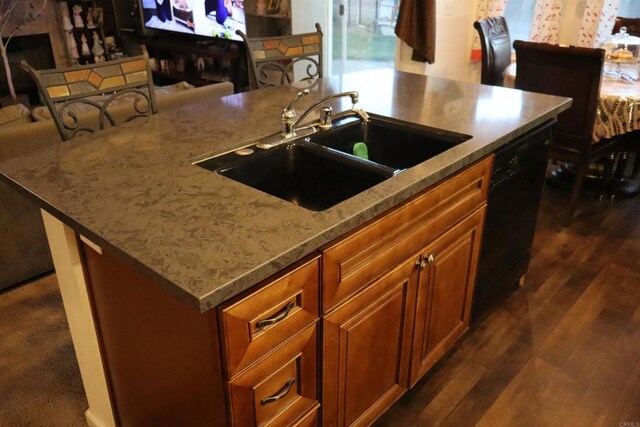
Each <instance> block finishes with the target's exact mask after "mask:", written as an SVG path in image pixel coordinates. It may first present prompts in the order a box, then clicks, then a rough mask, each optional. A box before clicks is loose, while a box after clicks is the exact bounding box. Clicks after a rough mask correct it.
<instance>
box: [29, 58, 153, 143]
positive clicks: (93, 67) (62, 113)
mask: <svg viewBox="0 0 640 427" xmlns="http://www.w3.org/2000/svg"><path fill="white" fill-rule="evenodd" d="M21 65H22V68H24V69H25V70H26V71H27V72H28V73H29V74H31V76H32V77H33V79H34V80H35V82H36V85H37V86H38V90H39V92H40V95H41V98H42V100H43V102H44V103H45V105H46V107H47V108H48V109H49V112H50V113H51V117H52V119H53V120H54V121H55V123H56V127H57V128H58V132H59V133H60V136H61V137H62V139H63V140H64V141H68V140H70V139H72V138H74V137H76V136H79V135H83V134H86V133H94V132H96V131H98V130H101V129H104V128H105V127H108V126H117V125H118V124H121V123H123V122H127V121H130V120H132V119H134V118H136V117H140V116H148V115H151V114H155V113H157V106H156V99H155V94H154V91H153V78H152V74H151V68H150V66H149V56H148V55H147V51H146V49H145V47H144V46H142V54H141V55H138V56H132V57H127V58H123V59H117V60H113V61H106V62H100V63H96V64H88V65H77V66H74V67H69V68H63V69H50V70H36V69H35V68H33V67H32V66H31V65H29V64H28V63H27V62H26V61H24V60H23V61H21ZM123 101H126V102H128V103H129V105H130V107H131V108H130V109H128V110H126V111H127V114H126V115H125V117H123V118H121V119H120V118H119V117H116V116H115V115H114V114H113V113H112V110H113V109H114V108H115V106H116V105H118V106H120V105H122V103H123ZM118 108H119V109H120V110H123V109H122V108H120V107H118ZM79 111H81V112H79Z"/></svg>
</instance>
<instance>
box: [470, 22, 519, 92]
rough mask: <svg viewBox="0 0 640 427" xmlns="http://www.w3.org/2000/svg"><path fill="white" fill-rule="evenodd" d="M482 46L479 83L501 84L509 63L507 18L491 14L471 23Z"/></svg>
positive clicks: (509, 45) (509, 41)
mask: <svg viewBox="0 0 640 427" xmlns="http://www.w3.org/2000/svg"><path fill="white" fill-rule="evenodd" d="M473 26H474V27H475V29H476V30H477V31H478V35H479V36H480V45H481V47H482V75H481V80H480V81H481V83H482V84H485V85H492V86H502V85H503V74H504V70H505V69H506V68H507V67H508V66H509V64H511V37H510V36H509V27H508V25H507V20H506V19H504V17H502V16H493V17H490V18H487V19H481V20H479V21H476V22H474V23H473Z"/></svg>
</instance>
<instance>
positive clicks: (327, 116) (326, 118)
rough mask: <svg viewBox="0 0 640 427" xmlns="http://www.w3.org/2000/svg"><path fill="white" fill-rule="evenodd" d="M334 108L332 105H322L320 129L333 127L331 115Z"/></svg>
mask: <svg viewBox="0 0 640 427" xmlns="http://www.w3.org/2000/svg"><path fill="white" fill-rule="evenodd" d="M332 112H333V109H332V108H331V107H322V110H321V111H320V123H319V124H318V127H319V128H320V129H329V128H330V127H331V115H332Z"/></svg>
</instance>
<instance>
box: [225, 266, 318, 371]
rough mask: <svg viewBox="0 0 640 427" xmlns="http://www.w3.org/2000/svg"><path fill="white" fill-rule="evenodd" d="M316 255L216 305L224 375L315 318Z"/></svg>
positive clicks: (257, 356)
mask: <svg viewBox="0 0 640 427" xmlns="http://www.w3.org/2000/svg"><path fill="white" fill-rule="evenodd" d="M318 259H319V257H318V256H315V257H313V258H312V259H311V260H309V261H307V262H303V263H298V264H296V265H295V266H293V267H291V268H289V269H286V270H285V271H284V272H282V273H280V274H278V275H277V276H276V277H275V278H270V279H268V280H267V281H266V282H265V284H263V285H260V286H258V288H257V290H256V289H255V288H254V289H252V290H251V292H249V293H248V294H245V295H241V296H240V297H239V298H235V299H234V300H232V301H231V302H229V303H225V304H224V305H223V306H222V307H221V308H219V317H220V324H221V326H222V330H223V332H222V347H223V351H224V354H225V362H226V363H225V365H224V366H225V374H226V378H227V379H231V378H233V377H234V376H235V375H237V374H239V373H240V372H242V371H243V370H244V369H246V368H248V367H249V366H250V365H251V364H252V363H255V362H257V361H258V360H259V359H260V358H261V357H264V356H265V355H266V354H267V353H269V352H271V351H273V350H274V349H275V348H277V347H278V346H279V345H280V344H282V343H283V342H284V341H286V340H287V339H289V338H291V337H292V336H293V335H295V334H296V333H297V332H299V331H301V330H302V329H304V328H306V327H307V326H309V325H311V324H313V323H315V322H316V321H317V320H318V278H319V275H320V271H319V261H318Z"/></svg>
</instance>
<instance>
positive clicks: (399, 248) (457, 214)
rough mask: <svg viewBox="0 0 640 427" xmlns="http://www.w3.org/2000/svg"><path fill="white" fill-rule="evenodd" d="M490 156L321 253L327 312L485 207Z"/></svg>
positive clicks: (325, 310)
mask: <svg viewBox="0 0 640 427" xmlns="http://www.w3.org/2000/svg"><path fill="white" fill-rule="evenodd" d="M492 165H493V156H491V157H487V158H486V159H484V160H481V161H479V162H477V163H475V164H473V165H471V166H469V167H468V168H466V169H464V170H463V171H461V172H459V173H458V174H456V175H454V176H453V177H451V178H448V179H447V180H446V181H445V182H443V183H441V184H438V185H437V186H435V187H432V188H430V189H428V190H426V192H424V193H421V194H419V195H417V196H416V197H414V198H413V199H411V200H410V201H408V202H406V203H405V204H403V205H402V206H400V207H398V208H396V209H395V210H393V211H392V212H390V213H388V214H384V215H383V216H381V217H380V218H377V219H374V220H373V221H372V222H369V223H368V224H366V225H365V226H363V227H362V228H360V229H359V230H357V231H356V232H354V233H353V234H351V235H349V236H348V237H346V238H343V239H341V240H339V241H337V242H333V243H331V244H329V245H327V246H325V247H324V248H322V252H323V255H324V256H323V295H322V301H323V311H324V312H327V311H329V310H331V309H332V308H333V307H335V306H336V305H338V304H339V303H340V302H342V301H344V300H346V299H347V298H348V297H349V296H351V295H353V294H354V293H356V292H357V291H359V290H360V289H361V288H362V287H363V286H365V285H366V284H367V283H370V282H371V281H372V280H373V279H375V278H376V277H379V276H380V275H382V274H383V273H384V272H386V271H387V270H389V269H390V268H391V267H393V266H395V265H397V264H398V263H399V262H402V261H403V260H404V259H406V258H408V257H409V256H411V255H412V254H413V253H414V252H416V251H418V250H420V248H422V247H424V245H426V244H428V243H429V242H430V241H432V240H433V239H434V238H435V237H437V236H439V235H440V234H442V233H443V232H444V231H445V230H447V229H448V228H450V227H452V226H453V225H455V224H456V222H457V221H459V220H460V219H462V218H464V217H465V216H466V215H468V214H469V213H471V212H473V211H474V210H475V209H477V208H478V206H480V205H482V204H483V203H485V201H486V199H487V191H488V187H489V179H490V176H491V167H492Z"/></svg>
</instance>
